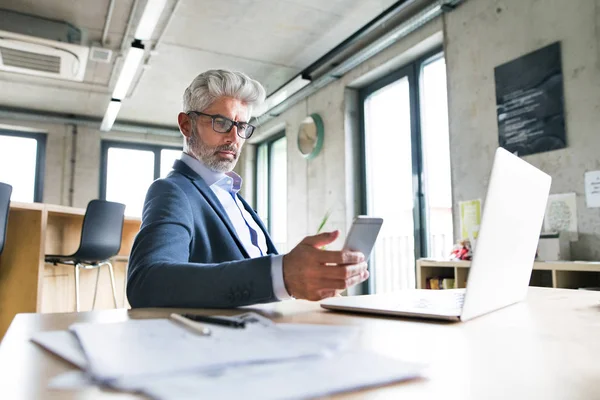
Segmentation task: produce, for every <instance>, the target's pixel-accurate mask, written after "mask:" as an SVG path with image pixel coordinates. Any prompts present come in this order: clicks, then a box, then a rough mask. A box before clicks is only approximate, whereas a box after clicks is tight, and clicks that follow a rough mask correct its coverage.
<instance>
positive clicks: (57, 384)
mask: <svg viewBox="0 0 600 400" xmlns="http://www.w3.org/2000/svg"><path fill="white" fill-rule="evenodd" d="M92 386H96V384H95V382H94V381H93V380H92V379H91V378H90V377H89V376H88V375H86V373H85V372H83V371H69V372H65V373H63V374H60V375H57V376H55V377H54V378H52V379H51V380H50V382H49V383H48V388H49V389H55V390H82V389H86V388H89V387H92Z"/></svg>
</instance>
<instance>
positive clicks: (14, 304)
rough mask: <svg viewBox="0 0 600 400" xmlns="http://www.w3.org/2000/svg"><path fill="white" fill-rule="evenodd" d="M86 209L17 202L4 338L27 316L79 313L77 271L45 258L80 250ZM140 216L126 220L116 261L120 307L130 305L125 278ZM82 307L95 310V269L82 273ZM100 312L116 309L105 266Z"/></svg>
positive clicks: (0, 266) (6, 271)
mask: <svg viewBox="0 0 600 400" xmlns="http://www.w3.org/2000/svg"><path fill="white" fill-rule="evenodd" d="M84 215H85V209H81V208H72V207H64V206H58V205H53V204H40V203H17V202H12V203H11V205H10V212H9V215H8V229H7V232H6V245H5V247H4V251H3V253H2V256H1V257H0V337H2V336H4V333H5V332H6V330H7V329H8V326H9V324H10V322H11V321H12V319H13V318H14V316H15V315H16V314H18V313H24V312H44V313H48V312H69V311H74V310H75V272H74V268H73V267H71V266H61V265H58V266H53V265H51V264H46V263H45V262H44V256H45V255H46V254H72V253H74V252H75V251H76V250H77V248H78V247H79V240H80V238H81V226H82V224H83V216H84ZM140 224H141V220H140V219H139V218H131V217H125V222H124V224H123V236H122V242H121V251H120V252H119V257H117V260H115V262H114V263H113V265H114V268H115V281H116V290H117V303H118V305H119V306H120V307H127V306H128V304H127V301H126V298H125V278H126V272H127V262H126V260H127V257H128V255H129V251H130V250H131V245H132V244H133V240H134V238H135V235H136V234H137V232H138V231H139V229H140ZM80 278H81V286H80V296H81V309H82V311H85V310H90V309H91V307H92V298H93V289H94V284H95V280H96V271H95V270H87V271H81V275H80ZM98 285H99V288H98V298H97V300H96V308H97V309H106V308H113V307H114V306H113V300H112V294H111V289H110V280H109V274H108V270H107V269H106V268H102V270H101V272H100V281H99V284H98Z"/></svg>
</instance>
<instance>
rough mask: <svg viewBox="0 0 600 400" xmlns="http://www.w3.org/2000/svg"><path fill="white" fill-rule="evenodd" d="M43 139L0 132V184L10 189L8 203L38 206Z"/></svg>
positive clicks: (44, 149)
mask: <svg viewBox="0 0 600 400" xmlns="http://www.w3.org/2000/svg"><path fill="white" fill-rule="evenodd" d="M45 157H46V135H44V134H41V133H24V132H15V131H6V130H1V129H0V182H4V183H8V184H9V185H11V186H12V187H13V191H12V195H11V198H10V199H11V201H20V202H27V203H33V202H42V198H43V191H44V164H45Z"/></svg>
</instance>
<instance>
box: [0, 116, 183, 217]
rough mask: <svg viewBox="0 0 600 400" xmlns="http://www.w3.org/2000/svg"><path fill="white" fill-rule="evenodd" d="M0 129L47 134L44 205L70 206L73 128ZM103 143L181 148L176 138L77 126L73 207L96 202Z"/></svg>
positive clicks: (8, 122)
mask: <svg viewBox="0 0 600 400" xmlns="http://www.w3.org/2000/svg"><path fill="white" fill-rule="evenodd" d="M0 126H4V127H5V128H11V129H13V130H21V129H26V130H28V131H32V130H33V131H35V132H39V133H44V134H46V164H45V168H44V195H43V202H44V203H49V204H60V205H69V187H70V182H71V173H72V167H71V162H70V160H71V149H72V143H73V140H72V126H71V125H63V124H49V123H38V122H29V121H18V120H12V119H4V120H2V119H0ZM103 139H105V140H115V141H117V140H119V141H127V142H138V143H146V144H149V143H152V144H164V145H170V146H180V145H181V144H182V139H180V138H177V137H170V136H162V135H161V136H159V135H144V134H138V133H125V132H108V133H107V132H101V131H99V130H96V129H91V128H88V127H82V126H78V128H77V142H76V143H77V144H76V148H77V150H76V158H75V171H74V173H75V179H74V185H73V189H74V191H73V204H72V205H73V207H80V208H85V207H86V206H87V203H88V202H89V201H90V200H93V199H97V198H98V196H99V194H100V193H99V191H100V148H101V147H100V143H101V140H103Z"/></svg>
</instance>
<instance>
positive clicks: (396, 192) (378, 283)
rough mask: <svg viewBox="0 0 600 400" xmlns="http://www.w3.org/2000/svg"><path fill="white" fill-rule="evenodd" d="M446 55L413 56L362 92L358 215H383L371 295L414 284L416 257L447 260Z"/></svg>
mask: <svg viewBox="0 0 600 400" xmlns="http://www.w3.org/2000/svg"><path fill="white" fill-rule="evenodd" d="M446 93H447V92H446V64H445V61H444V57H443V53H441V52H437V53H436V54H432V55H429V56H427V57H424V58H422V59H419V60H416V61H415V62H413V63H411V64H409V65H408V66H406V67H404V68H402V69H401V70H399V71H397V72H394V73H392V74H390V75H388V76H386V77H384V78H382V79H380V80H379V81H377V82H374V83H373V84H371V85H370V86H368V87H366V88H364V89H363V90H362V91H361V93H360V98H361V101H362V122H363V137H362V139H363V142H362V144H363V156H364V160H363V161H364V174H363V198H362V211H363V213H365V214H367V215H370V216H375V217H382V218H383V219H384V222H383V226H382V229H381V233H380V235H379V238H378V240H377V244H376V245H375V249H374V252H373V254H372V255H371V262H370V270H371V276H372V279H369V284H368V286H366V287H363V291H367V292H369V293H384V292H390V291H395V290H401V289H409V288H410V289H412V288H415V260H416V259H417V258H419V257H430V258H437V259H448V257H449V255H450V251H451V248H452V243H453V224H452V185H451V175H450V146H449V134H448V104H447V94H446Z"/></svg>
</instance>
